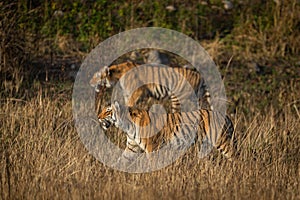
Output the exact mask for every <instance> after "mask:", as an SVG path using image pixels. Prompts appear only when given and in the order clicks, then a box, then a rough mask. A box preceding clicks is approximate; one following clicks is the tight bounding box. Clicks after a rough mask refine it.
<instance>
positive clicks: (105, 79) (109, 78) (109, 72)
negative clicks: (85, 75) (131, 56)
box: [90, 62, 137, 92]
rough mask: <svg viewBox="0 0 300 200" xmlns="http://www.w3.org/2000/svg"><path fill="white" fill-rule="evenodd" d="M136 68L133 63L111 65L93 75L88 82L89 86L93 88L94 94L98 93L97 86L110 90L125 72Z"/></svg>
mask: <svg viewBox="0 0 300 200" xmlns="http://www.w3.org/2000/svg"><path fill="white" fill-rule="evenodd" d="M136 66H137V65H136V64H135V63H133V62H124V63H121V64H118V65H111V66H110V67H108V66H105V67H104V68H103V69H102V70H100V71H98V72H96V73H95V74H94V75H93V77H92V78H91V80H90V86H92V87H93V88H95V91H96V92H99V86H104V87H106V88H111V87H113V86H114V85H115V84H116V83H117V82H118V80H119V79H120V78H121V77H122V76H123V75H124V74H125V73H126V72H127V71H129V70H130V69H132V68H134V67H136Z"/></svg>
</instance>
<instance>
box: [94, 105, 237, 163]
mask: <svg viewBox="0 0 300 200" xmlns="http://www.w3.org/2000/svg"><path fill="white" fill-rule="evenodd" d="M126 109H128V112H126ZM98 118H99V121H100V124H101V126H102V127H103V128H104V129H105V130H106V129H107V128H109V127H110V126H111V125H112V124H114V125H115V126H116V127H119V128H121V129H122V130H124V131H125V132H126V135H127V147H126V149H125V152H138V151H141V150H142V151H144V152H146V153H150V152H153V151H156V150H158V149H160V148H161V147H162V146H164V145H166V144H168V143H169V142H175V143H177V144H178V146H179V147H180V146H182V145H184V144H187V142H189V141H188V140H190V139H191V138H192V140H193V142H192V143H195V142H197V141H198V142H199V143H198V144H199V145H200V144H201V143H204V142H203V141H209V145H211V147H215V148H216V149H217V150H219V151H220V152H221V153H222V154H223V155H225V157H227V158H229V159H230V158H232V157H233V156H234V154H235V152H236V150H235V149H236V148H235V143H234V142H232V141H233V132H234V127H233V124H232V122H231V120H230V119H229V118H228V117H227V116H225V117H223V116H222V115H221V114H220V113H218V112H214V111H209V110H204V109H200V110H197V111H191V112H182V113H169V114H164V115H162V114H155V113H151V114H150V113H149V112H147V111H145V110H140V109H136V108H132V107H124V106H121V105H119V103H118V102H115V104H113V105H111V106H108V107H106V108H105V109H103V111H102V112H101V113H100V114H99V115H98ZM131 119H132V120H131ZM152 119H155V122H154V121H152ZM149 124H151V126H149V127H150V128H148V129H147V128H144V127H146V126H148V125H149ZM164 124H166V125H164ZM182 124H184V126H182ZM154 130H158V132H157V133H155V134H153V133H154ZM218 131H219V132H218ZM191 132H194V133H196V135H194V136H193V135H191ZM149 133H151V135H149ZM203 146H204V145H201V149H200V153H201V151H205V149H204V150H203V148H204V147H203ZM205 148H207V147H205ZM209 149H210V148H209V147H208V150H209ZM206 150H207V149H206ZM125 155H126V153H125Z"/></svg>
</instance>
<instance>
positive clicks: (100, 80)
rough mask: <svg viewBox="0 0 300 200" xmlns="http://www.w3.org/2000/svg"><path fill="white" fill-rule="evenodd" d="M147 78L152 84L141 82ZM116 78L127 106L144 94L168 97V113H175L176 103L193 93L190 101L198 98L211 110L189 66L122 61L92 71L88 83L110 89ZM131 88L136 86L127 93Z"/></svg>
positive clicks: (205, 91)
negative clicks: (193, 96) (192, 98)
mask: <svg viewBox="0 0 300 200" xmlns="http://www.w3.org/2000/svg"><path fill="white" fill-rule="evenodd" d="M129 70H133V71H134V70H135V72H137V73H127V72H128V71H129ZM149 77H151V78H152V80H153V83H151V84H149V83H148V84H145V80H149ZM185 80H187V81H185ZM118 81H120V86H121V88H122V90H123V93H124V98H125V103H126V104H127V106H129V107H132V106H134V105H136V103H137V102H138V101H139V100H140V99H141V98H142V97H143V96H144V95H148V96H150V97H154V98H155V99H157V100H163V99H165V98H169V99H170V100H171V112H179V111H180V106H182V105H183V104H184V103H182V102H181V103H180V101H183V102H184V101H186V100H187V101H189V100H190V99H191V98H190V97H191V96H192V95H194V94H195V97H196V98H194V100H192V101H194V102H195V100H196V99H199V101H198V102H197V103H200V105H202V106H203V107H205V108H209V109H211V110H213V107H212V106H211V103H210V94H209V92H208V89H207V86H206V85H205V82H204V79H203V78H202V77H201V75H200V73H198V72H197V71H195V70H192V69H189V68H182V67H174V68H170V67H164V66H160V65H158V64H156V65H149V64H146V65H143V66H140V65H137V64H135V63H134V62H125V63H121V64H118V65H112V66H110V67H104V68H103V69H102V70H101V71H99V72H96V73H95V74H94V75H93V77H92V79H91V80H90V85H91V86H92V87H94V88H95V90H96V91H97V92H99V90H98V87H99V86H105V87H106V88H111V87H112V86H114V85H115V84H116V83H117V82H118ZM157 82H164V83H165V85H163V84H157ZM139 86H141V87H139ZM187 86H190V88H191V89H190V90H188V89H187V88H188V87H187ZM131 88H137V89H136V90H135V91H133V92H131V91H130V90H131ZM197 103H196V104H197ZM196 104H194V105H196ZM197 105H198V104H197Z"/></svg>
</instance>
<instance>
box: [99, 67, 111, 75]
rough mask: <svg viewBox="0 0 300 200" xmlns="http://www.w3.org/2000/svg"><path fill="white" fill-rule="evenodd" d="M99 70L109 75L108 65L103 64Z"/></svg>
mask: <svg viewBox="0 0 300 200" xmlns="http://www.w3.org/2000/svg"><path fill="white" fill-rule="evenodd" d="M101 72H102V73H105V74H107V75H109V67H108V66H104V67H103V69H102V70H101Z"/></svg>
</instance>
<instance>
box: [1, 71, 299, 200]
mask: <svg viewBox="0 0 300 200" xmlns="http://www.w3.org/2000/svg"><path fill="white" fill-rule="evenodd" d="M244 69H247V68H244ZM291 69H293V68H291ZM238 70H239V71H240V70H242V68H240V69H238ZM236 73H238V71H236V70H235V69H234V67H232V68H231V70H228V71H227V74H225V75H224V76H225V79H226V81H225V82H226V83H227V82H228V86H227V88H228V89H227V93H228V96H229V100H231V104H236V105H231V106H230V108H229V110H230V111H229V113H231V116H232V118H233V121H234V123H235V126H236V134H237V135H238V136H239V149H240V152H241V155H240V157H239V159H237V160H234V161H232V162H230V161H226V159H224V158H223V157H221V156H220V155H218V154H212V155H211V156H209V157H208V158H205V159H203V160H199V159H198V157H197V155H196V151H195V149H194V148H191V150H190V151H189V152H187V153H186V154H185V155H184V156H182V157H181V158H180V159H179V160H178V161H176V162H175V163H174V164H172V165H170V166H168V167H166V168H164V169H161V170H159V171H156V172H152V173H145V174H129V173H125V172H119V171H115V170H113V169H111V168H109V167H107V166H105V165H103V164H102V163H101V162H99V161H98V160H96V159H95V158H94V157H93V156H91V155H89V153H88V151H87V150H86V149H85V147H84V146H83V144H82V143H81V140H80V138H79V136H78V135H77V133H76V130H75V128H74V121H73V117H72V112H71V93H72V83H71V82H67V83H65V84H64V86H63V88H62V87H61V86H60V85H59V84H58V83H52V84H41V83H39V82H36V83H35V84H33V86H32V87H33V88H31V91H32V94H30V97H28V98H25V99H23V98H6V99H4V98H3V99H1V111H0V114H1V115H0V116H1V129H0V130H1V131H0V132H1V146H0V152H1V165H0V166H1V167H0V170H1V190H0V191H1V192H0V193H1V198H2V199H7V198H12V199H24V198H26V199H27V198H30V199H31V198H39V199H40V198H55V199H57V198H58V199H65V198H73V197H74V198H103V199H116V198H117V199H119V198H126V199H127V198H129V199H134V198H142V199H153V198H154V199H157V198H163V199H173V198H182V199H206V198H210V199H232V198H236V199H249V198H259V199H299V198H300V192H299V191H300V190H299V189H300V185H299V177H300V153H299V152H300V134H299V130H300V115H299V110H300V106H299V105H300V102H299V98H300V88H299V86H300V85H299V76H298V75H297V74H296V73H299V72H297V71H296V69H295V70H294V71H291V73H294V75H297V76H296V77H295V78H288V79H284V78H281V74H280V75H277V76H276V75H272V79H274V80H275V82H276V83H277V80H280V81H281V83H279V84H278V85H276V87H275V88H270V90H269V91H268V94H261V93H260V92H259V91H258V92H257V93H254V92H255V90H253V84H262V83H261V82H260V81H259V80H257V81H254V80H255V79H259V78H263V77H266V76H267V75H266V76H263V77H255V78H252V79H250V81H249V79H248V78H249V77H244V78H240V79H241V80H237V79H238V78H237V77H234V75H232V74H236ZM239 73H241V72H239ZM247 73H248V72H246V73H245V74H247ZM257 76H259V75H257ZM289 77H293V76H292V75H290V76H289ZM231 79H233V80H231ZM234 80H237V82H235V81H234ZM247 80H248V81H249V83H247ZM251 80H252V81H251ZM243 82H244V83H243ZM241 83H243V84H241ZM239 84H240V86H237V85H239ZM269 84H270V85H272V80H271V81H270V82H269ZM257 87H258V88H257V89H259V86H257ZM261 87H262V86H261ZM270 87H271V86H270ZM254 88H256V87H254ZM252 90H253V91H252ZM229 94H230V95H229ZM236 95H240V97H235V96H236ZM235 98H236V99H238V101H239V102H234V101H235ZM264 101H266V102H265V103H263V102H264ZM262 104H263V105H262ZM112 134H113V132H112Z"/></svg>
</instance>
